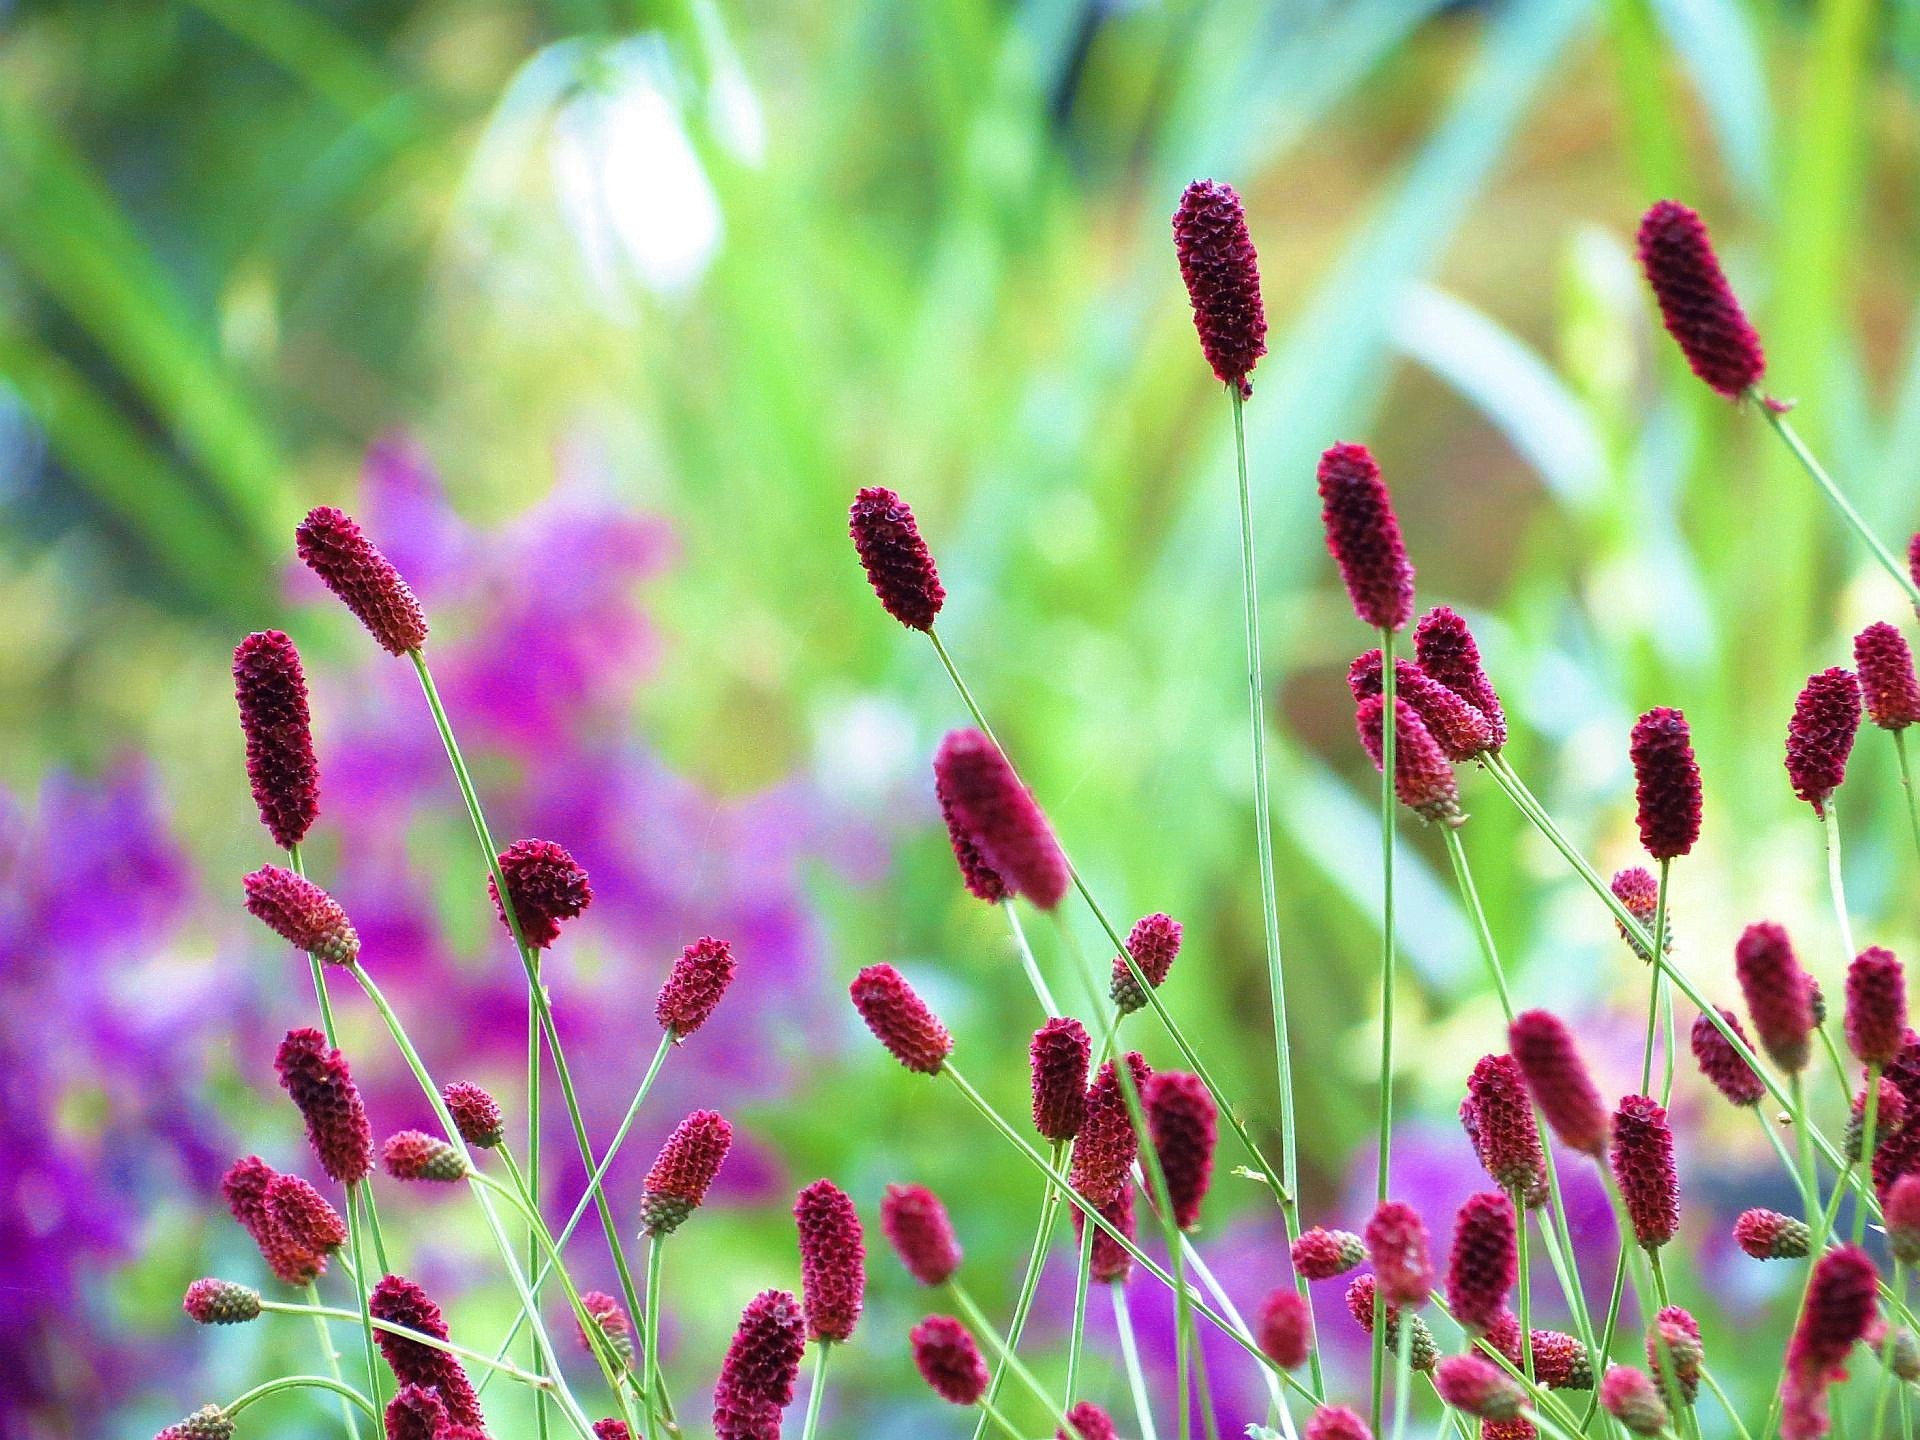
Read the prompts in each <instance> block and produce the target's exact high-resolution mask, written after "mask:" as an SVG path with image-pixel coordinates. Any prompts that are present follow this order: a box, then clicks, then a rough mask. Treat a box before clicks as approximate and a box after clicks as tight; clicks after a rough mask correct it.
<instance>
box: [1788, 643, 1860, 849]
mask: <svg viewBox="0 0 1920 1440" xmlns="http://www.w3.org/2000/svg"><path fill="white" fill-rule="evenodd" d="M1859 730H1860V682H1859V681H1858V680H1856V679H1854V676H1853V672H1852V671H1851V670H1843V669H1842V668H1841V667H1839V666H1838V665H1835V666H1833V667H1832V668H1831V669H1827V670H1822V671H1821V672H1820V673H1819V674H1817V675H1810V676H1808V677H1807V683H1806V686H1805V687H1804V688H1803V689H1802V690H1801V691H1800V694H1799V697H1798V698H1797V699H1795V700H1794V702H1793V718H1792V719H1791V720H1790V721H1788V722H1787V777H1788V778H1789V779H1790V780H1792V781H1793V793H1794V794H1796V795H1798V796H1799V797H1800V798H1801V799H1802V800H1804V801H1806V802H1807V803H1808V804H1809V805H1811V806H1812V807H1813V813H1814V814H1816V815H1825V814H1826V813H1827V801H1828V800H1829V799H1830V798H1832V796H1833V792H1834V791H1836V790H1838V789H1839V788H1840V782H1841V781H1843V780H1845V779H1846V778H1847V757H1848V756H1849V755H1851V754H1852V753H1853V737H1854V736H1855V735H1856V734H1857V733H1859Z"/></svg>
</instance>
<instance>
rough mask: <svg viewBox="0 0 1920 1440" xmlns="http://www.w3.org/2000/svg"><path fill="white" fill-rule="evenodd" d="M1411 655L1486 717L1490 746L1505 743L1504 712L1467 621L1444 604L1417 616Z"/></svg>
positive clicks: (1426, 670) (1505, 716)
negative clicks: (1491, 742) (1482, 664)
mask: <svg viewBox="0 0 1920 1440" xmlns="http://www.w3.org/2000/svg"><path fill="white" fill-rule="evenodd" d="M1413 655H1414V659H1415V660H1416V661H1417V662H1418V664H1419V666H1420V668H1421V669H1422V670H1424V671H1425V672H1426V673H1427V674H1429V675H1431V676H1432V677H1433V678H1434V679H1436V680H1438V681H1439V682H1440V683H1441V684H1442V685H1444V686H1446V687H1447V688H1448V689H1449V690H1451V691H1453V692H1454V694H1456V695H1458V696H1460V697H1461V698H1462V699H1464V700H1466V701H1467V702H1468V703H1469V704H1470V705H1472V706H1473V708H1474V709H1476V710H1478V711H1479V712H1480V713H1481V714H1482V715H1484V716H1486V717H1487V724H1488V725H1490V726H1492V727H1493V745H1492V748H1493V749H1495V750H1498V749H1499V748H1500V747H1501V746H1502V745H1504V744H1506V743H1507V712H1506V711H1505V710H1503V709H1502V708H1501V706H1500V696H1499V694H1498V693H1497V692H1496V691H1495V690H1494V688H1493V682H1492V681H1491V680H1489V679H1488V678H1487V672H1486V671H1485V670H1484V669H1483V668H1482V667H1481V664H1480V647H1479V646H1478V645H1477V644H1475V643H1474V639H1473V631H1471V630H1469V629H1468V628H1467V622H1466V621H1465V620H1463V619H1461V618H1460V616H1459V615H1458V614H1456V613H1455V612H1454V611H1452V610H1449V609H1448V608H1447V607H1446V606H1445V605H1436V606H1434V607H1433V609H1431V610H1429V611H1428V612H1427V613H1426V614H1425V615H1423V616H1421V617H1420V623H1419V624H1418V625H1416V626H1414V629H1413Z"/></svg>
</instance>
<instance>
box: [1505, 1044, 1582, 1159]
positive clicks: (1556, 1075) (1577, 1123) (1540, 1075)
mask: <svg viewBox="0 0 1920 1440" xmlns="http://www.w3.org/2000/svg"><path fill="white" fill-rule="evenodd" d="M1507 1043H1508V1044H1509V1045H1511V1046H1512V1047H1513V1058H1514V1059H1515V1060H1516V1061H1518V1062H1519V1065H1520V1072H1521V1073H1522V1074H1523V1075H1525V1076H1526V1077H1527V1090H1528V1091H1529V1093H1531V1094H1532V1096H1533V1099H1534V1103H1535V1104H1536V1105H1538V1106H1539V1107H1540V1113H1541V1114H1543V1115H1545V1116H1546V1117H1547V1124H1549V1125H1551V1126H1552V1127H1553V1133H1554V1134H1555V1135H1557V1136H1559V1137H1560V1143H1561V1144H1563V1145H1565V1146H1566V1147H1567V1148H1568V1149H1570V1150H1584V1151H1586V1152H1587V1153H1588V1154H1589V1155H1595V1156H1597V1155H1599V1154H1600V1153H1601V1152H1602V1151H1604V1150H1605V1149H1606V1146H1607V1110H1606V1106H1605V1105H1603V1104H1602V1103H1601V1101H1600V1092H1599V1091H1598V1090H1596V1089H1595V1088H1594V1085H1593V1076H1592V1075H1590V1074H1589V1073H1588V1072H1587V1064H1586V1061H1584V1060H1582V1059H1581V1058H1580V1052H1579V1050H1578V1049H1576V1048H1575V1047H1574V1043H1573V1036H1572V1034H1571V1033H1570V1032H1569V1031H1568V1030H1567V1027H1566V1026H1565V1025H1562V1024H1561V1023H1560V1020H1559V1017H1558V1016H1555V1015H1553V1014H1551V1013H1550V1012H1548V1011H1545V1010H1528V1011H1526V1012H1524V1013H1522V1014H1520V1015H1518V1016H1516V1017H1514V1021H1513V1024H1512V1025H1511V1026H1509V1027H1508V1029H1507Z"/></svg>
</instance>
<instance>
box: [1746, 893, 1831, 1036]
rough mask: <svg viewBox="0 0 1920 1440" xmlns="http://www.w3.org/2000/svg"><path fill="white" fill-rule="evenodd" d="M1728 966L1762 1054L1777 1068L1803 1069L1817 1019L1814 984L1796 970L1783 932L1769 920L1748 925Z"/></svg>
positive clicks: (1805, 973)
mask: <svg viewBox="0 0 1920 1440" xmlns="http://www.w3.org/2000/svg"><path fill="white" fill-rule="evenodd" d="M1733 965H1734V973H1735V974H1736V975H1737V976H1738V977H1739V980H1740V993H1741V994H1742V995H1744V996H1745V997H1746V1001H1747V1014H1748V1015H1749V1016H1751V1017H1752V1018H1753V1028H1754V1031H1755V1032H1756V1033H1757V1034H1758V1035H1759V1036H1760V1045H1761V1048H1762V1049H1764V1050H1765V1051H1766V1052H1767V1057H1768V1058H1769V1059H1770V1060H1772V1061H1773V1063H1774V1064H1776V1065H1778V1066H1779V1067H1780V1068H1781V1069H1782V1070H1787V1071H1797V1070H1803V1069H1805V1068H1806V1064H1807V1059H1808V1057H1809V1056H1810V1055H1811V1054H1812V1053H1813V1047H1812V1044H1811V1041H1812V1037H1813V1030H1814V1026H1815V1025H1816V1024H1817V1023H1818V1022H1817V1021H1816V1020H1815V1019H1814V1013H1813V982H1812V980H1811V979H1810V978H1809V977H1808V975H1807V972H1806V971H1805V970H1803V969H1801V968H1800V961H1799V958H1798V957H1797V956H1796V955H1795V954H1794V953H1793V942H1792V941H1791V940H1789V939H1788V938H1787V932H1786V931H1785V930H1783V929H1782V928H1781V927H1780V926H1778V925H1775V924H1774V923H1773V922H1772V921H1770V920H1761V921H1756V922H1755V923H1754V924H1752V925H1749V926H1747V928H1746V929H1745V930H1744V931H1742V932H1741V934H1740V939H1739V941H1738V942H1737V943H1736V944H1735V945H1734V949H1733Z"/></svg>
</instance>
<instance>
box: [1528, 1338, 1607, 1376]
mask: <svg viewBox="0 0 1920 1440" xmlns="http://www.w3.org/2000/svg"><path fill="white" fill-rule="evenodd" d="M1531 1338H1532V1340H1533V1374H1534V1378H1535V1379H1536V1380H1538V1381H1539V1382H1540V1383H1541V1384H1542V1385H1545V1386H1546V1387H1547V1388H1548V1389H1550V1390H1585V1389H1586V1388H1588V1386H1590V1385H1592V1384H1593V1365H1592V1363H1591V1361H1590V1359H1589V1357H1588V1355H1587V1352H1586V1349H1585V1347H1583V1346H1582V1345H1581V1344H1580V1342H1579V1341H1578V1340H1576V1339H1575V1338H1574V1337H1573V1336H1571V1335H1569V1334H1567V1332H1566V1331H1564V1330H1535V1331H1534V1332H1533V1335H1532V1337H1531ZM1582 1382H1584V1383H1582Z"/></svg>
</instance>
